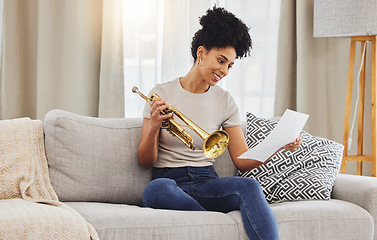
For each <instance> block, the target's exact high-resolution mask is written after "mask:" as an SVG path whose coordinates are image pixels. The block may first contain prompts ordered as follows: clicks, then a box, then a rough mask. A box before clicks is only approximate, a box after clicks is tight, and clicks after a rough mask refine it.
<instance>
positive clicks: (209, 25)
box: [191, 6, 252, 61]
mask: <svg viewBox="0 0 377 240" xmlns="http://www.w3.org/2000/svg"><path fill="white" fill-rule="evenodd" d="M199 23H200V25H201V26H202V28H201V29H200V30H198V31H197V32H196V33H195V35H194V37H193V40H192V43H191V54H192V57H193V58H194V61H196V58H197V56H196V52H197V50H198V48H199V46H204V47H205V48H206V49H207V50H208V51H209V50H211V49H212V48H225V47H228V46H231V47H234V49H235V50H236V58H242V57H246V56H249V55H250V51H251V47H252V46H251V45H252V44H251V38H250V35H249V27H248V26H246V24H245V23H244V22H242V21H241V20H240V19H238V18H237V17H236V16H235V15H234V14H233V13H231V12H228V11H227V10H225V9H224V8H218V7H216V6H214V7H213V9H208V10H207V12H206V14H205V15H203V16H202V17H201V18H200V21H199Z"/></svg>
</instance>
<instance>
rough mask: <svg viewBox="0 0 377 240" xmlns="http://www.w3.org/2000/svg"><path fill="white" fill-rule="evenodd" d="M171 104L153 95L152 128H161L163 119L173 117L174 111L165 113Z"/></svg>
mask: <svg viewBox="0 0 377 240" xmlns="http://www.w3.org/2000/svg"><path fill="white" fill-rule="evenodd" d="M170 107H171V106H170V104H169V103H167V102H166V101H165V100H163V99H162V98H161V97H153V98H152V103H151V110H150V126H149V127H150V128H151V129H153V130H157V129H160V127H161V124H162V121H164V120H165V119H168V118H170V117H172V115H173V113H165V112H164V110H165V109H170Z"/></svg>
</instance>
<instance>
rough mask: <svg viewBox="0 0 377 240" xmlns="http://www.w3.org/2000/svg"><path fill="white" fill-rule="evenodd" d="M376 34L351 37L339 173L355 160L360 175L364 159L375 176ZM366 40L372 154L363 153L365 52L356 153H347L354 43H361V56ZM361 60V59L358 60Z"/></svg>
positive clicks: (376, 126)
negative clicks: (368, 46) (369, 58)
mask: <svg viewBox="0 0 377 240" xmlns="http://www.w3.org/2000/svg"><path fill="white" fill-rule="evenodd" d="M376 40H377V35H372V36H360V37H351V47H350V56H349V64H348V80H347V93H346V105H345V112H344V130H343V145H344V152H343V161H342V166H341V173H346V169H347V161H357V175H362V166H363V162H364V161H372V176H373V177H376V169H377V166H376V154H377V151H376V150H377V141H376V138H377V132H376V131H377V122H376V121H377V115H376V114H377V112H376V103H377V101H376V91H377V89H376V84H377V83H376V81H377V79H376V69H377V50H376ZM367 41H370V42H371V43H372V65H371V69H372V155H364V153H363V145H364V99H365V67H366V54H365V59H364V63H363V66H362V70H361V72H360V85H359V86H360V88H359V106H358V114H357V117H358V131H357V154H356V155H348V138H349V134H350V133H349V128H350V115H351V114H350V113H351V102H352V86H353V76H354V66H355V55H356V43H357V42H360V43H361V57H362V56H363V49H364V45H365V44H366V42H367ZM360 62H361V61H360Z"/></svg>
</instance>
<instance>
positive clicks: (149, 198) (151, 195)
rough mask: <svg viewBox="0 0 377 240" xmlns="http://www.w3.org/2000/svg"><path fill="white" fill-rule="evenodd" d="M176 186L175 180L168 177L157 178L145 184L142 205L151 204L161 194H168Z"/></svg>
mask: <svg viewBox="0 0 377 240" xmlns="http://www.w3.org/2000/svg"><path fill="white" fill-rule="evenodd" d="M174 186H176V182H175V181H174V180H172V179H168V178H157V179H154V180H152V181H151V182H149V183H148V184H147V186H146V187H145V189H144V193H143V202H144V205H153V203H154V202H155V201H158V199H159V198H161V197H162V196H168V195H170V194H169V192H170V191H172V188H173V187H174Z"/></svg>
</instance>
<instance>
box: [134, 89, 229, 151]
mask: <svg viewBox="0 0 377 240" xmlns="http://www.w3.org/2000/svg"><path fill="white" fill-rule="evenodd" d="M132 92H133V93H137V94H139V95H140V96H141V97H142V98H143V99H144V100H146V101H147V102H148V103H149V104H152V99H153V98H154V97H157V98H159V96H158V95H157V94H155V93H154V94H152V95H151V97H150V98H149V97H147V96H145V95H144V94H142V93H141V92H140V91H139V89H138V88H137V87H136V86H135V87H133V88H132ZM164 113H165V114H167V113H173V116H172V117H170V118H168V119H165V120H164V121H163V122H162V124H161V128H162V129H166V130H167V131H168V132H169V133H170V134H172V135H173V136H175V137H177V138H178V139H179V140H181V141H182V142H183V143H184V144H185V145H186V146H187V147H189V148H191V149H192V150H195V143H194V141H193V140H192V138H191V136H190V134H188V133H187V131H186V130H185V129H184V128H183V126H184V127H189V128H190V129H191V130H193V131H194V132H196V133H197V134H198V135H199V136H200V137H201V138H202V139H203V140H204V143H203V154H204V156H205V157H207V158H217V157H218V156H220V155H221V154H222V153H223V152H224V151H225V149H226V148H227V147H228V142H229V136H228V134H227V133H226V132H225V131H223V130H217V131H215V132H213V133H211V134H209V133H207V132H206V131H204V130H203V129H202V128H200V127H199V126H197V125H196V124H195V123H194V122H193V121H191V120H190V119H188V118H187V117H186V116H185V115H183V114H182V113H181V112H179V111H178V110H177V109H175V108H174V107H171V108H169V109H165V110H164ZM174 116H177V117H178V118H180V119H181V120H182V121H183V122H184V123H185V124H187V125H181V124H179V123H177V122H176V121H175V120H174Z"/></svg>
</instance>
